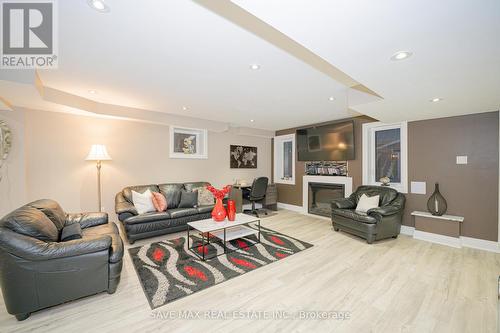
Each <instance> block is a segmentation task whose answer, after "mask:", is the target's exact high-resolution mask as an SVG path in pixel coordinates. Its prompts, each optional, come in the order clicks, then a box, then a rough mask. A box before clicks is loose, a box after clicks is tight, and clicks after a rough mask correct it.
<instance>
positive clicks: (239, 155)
mask: <svg viewBox="0 0 500 333" xmlns="http://www.w3.org/2000/svg"><path fill="white" fill-rule="evenodd" d="M229 153H230V156H229V158H230V162H229V166H230V167H231V169H256V168H257V147H248V146H236V145H231V146H230V147H229Z"/></svg>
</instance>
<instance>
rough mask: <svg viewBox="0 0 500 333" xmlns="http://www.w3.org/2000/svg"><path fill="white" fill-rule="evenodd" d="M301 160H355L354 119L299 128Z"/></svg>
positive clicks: (298, 142) (298, 145)
mask: <svg viewBox="0 0 500 333" xmlns="http://www.w3.org/2000/svg"><path fill="white" fill-rule="evenodd" d="M297 157H298V160H299V161H348V160H354V159H355V155H354V121H343V122H339V123H333V124H328V125H322V126H314V127H309V128H303V129H298V130H297Z"/></svg>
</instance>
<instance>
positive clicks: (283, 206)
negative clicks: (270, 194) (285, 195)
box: [278, 202, 304, 213]
mask: <svg viewBox="0 0 500 333" xmlns="http://www.w3.org/2000/svg"><path fill="white" fill-rule="evenodd" d="M278 208H281V209H288V210H291V211H293V212H297V213H304V210H303V209H302V206H296V205H290V204H287V203H282V202H278Z"/></svg>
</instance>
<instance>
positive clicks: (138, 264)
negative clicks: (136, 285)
mask: <svg viewBox="0 0 500 333" xmlns="http://www.w3.org/2000/svg"><path fill="white" fill-rule="evenodd" d="M251 227H253V228H257V227H256V226H251ZM193 234H194V232H193ZM193 234H192V235H191V237H190V239H191V240H190V245H191V246H193V245H194V247H195V248H196V250H197V251H198V252H199V253H201V251H202V247H201V246H199V245H200V244H201V235H200V234H198V233H196V234H194V235H193ZM260 239H261V243H259V244H257V245H253V246H250V244H251V243H252V242H255V241H257V236H256V235H251V236H248V237H245V238H241V239H236V240H234V241H231V242H228V243H226V244H227V248H228V250H235V251H234V252H231V253H227V254H222V253H223V252H224V251H223V247H222V243H220V242H216V241H215V239H214V238H211V243H210V245H209V246H206V247H205V256H207V257H211V256H212V255H214V254H216V253H217V254H221V255H219V256H217V257H215V258H213V259H209V260H207V261H201V260H199V259H198V258H197V257H196V255H195V254H194V253H192V252H191V251H190V250H188V249H187V242H186V236H183V237H180V238H176V239H173V240H165V241H161V242H156V243H152V244H149V245H144V246H139V247H135V248H131V249H129V250H128V251H129V253H130V255H131V256H132V260H133V263H134V267H135V269H136V272H137V274H138V275H139V280H140V281H141V284H142V288H143V289H144V293H145V294H146V297H147V299H148V301H149V304H150V306H151V308H152V309H155V308H157V307H159V306H162V305H165V304H167V303H169V302H172V301H174V300H176V299H179V298H182V297H184V296H188V295H190V294H193V293H195V292H197V291H200V290H203V289H206V288H209V287H211V286H213V285H216V284H219V283H221V282H224V281H226V280H229V279H231V278H233V277H236V276H239V275H242V274H245V273H247V272H250V271H253V270H255V269H258V268H259V267H262V266H265V265H267V264H269V263H272V262H275V261H278V260H281V259H283V258H286V257H288V256H290V255H293V254H295V253H297V252H300V251H303V250H305V249H307V248H309V247H311V246H312V245H311V244H309V243H306V242H302V241H300V240H297V239H295V238H292V237H290V236H286V235H283V234H281V233H279V232H276V231H273V230H271V229H267V228H264V227H261V238H260ZM212 241H214V242H213V243H212Z"/></svg>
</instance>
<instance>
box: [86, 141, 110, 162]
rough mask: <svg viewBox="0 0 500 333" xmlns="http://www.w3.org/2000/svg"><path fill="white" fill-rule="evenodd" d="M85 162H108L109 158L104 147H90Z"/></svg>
mask: <svg viewBox="0 0 500 333" xmlns="http://www.w3.org/2000/svg"><path fill="white" fill-rule="evenodd" d="M86 160H87V161H109V160H111V156H109V154H108V151H107V150H106V146H105V145H92V147H90V152H89V155H88V156H87V158H86Z"/></svg>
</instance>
